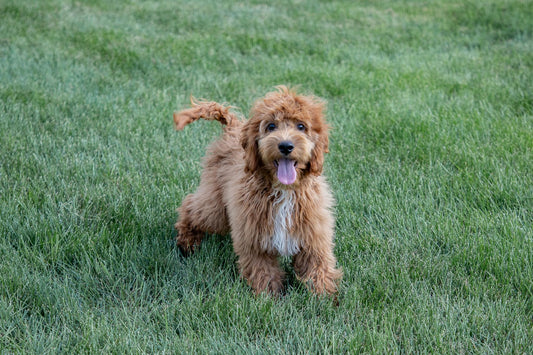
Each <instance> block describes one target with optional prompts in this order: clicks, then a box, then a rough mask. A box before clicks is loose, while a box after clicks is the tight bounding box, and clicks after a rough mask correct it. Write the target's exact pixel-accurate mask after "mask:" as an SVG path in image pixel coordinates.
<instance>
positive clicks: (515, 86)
mask: <svg viewBox="0 0 533 355" xmlns="http://www.w3.org/2000/svg"><path fill="white" fill-rule="evenodd" d="M278 84H288V85H298V84H299V85H300V87H301V91H303V92H305V93H314V94H316V95H319V96H321V97H323V98H325V99H326V100H327V101H328V103H329V104H328V117H329V121H330V123H331V125H332V127H333V130H332V134H331V146H330V151H331V152H330V154H329V155H328V157H327V164H326V168H325V170H326V175H327V176H328V179H329V181H330V183H331V185H332V187H333V190H334V194H335V196H336V199H337V207H336V216H337V219H336V249H335V253H336V255H337V257H338V260H339V264H340V266H341V267H342V268H343V270H344V279H343V281H342V284H341V286H340V290H339V306H338V307H336V306H335V305H334V304H333V302H332V301H331V300H330V299H327V298H317V297H315V296H313V295H311V294H310V293H309V292H308V291H307V290H306V289H305V288H304V287H303V286H302V285H300V284H299V283H298V282H297V281H296V280H295V278H294V276H293V275H291V274H289V280H288V283H287V294H286V295H285V296H284V297H282V298H281V299H271V298H268V297H264V296H262V297H254V296H253V294H252V292H251V291H250V289H249V288H248V286H247V285H246V283H245V282H244V281H242V280H241V279H239V274H238V271H237V268H236V264H235V256H234V254H233V251H232V247H231V243H230V241H229V238H228V236H212V237H210V238H208V239H207V240H206V242H205V244H203V246H202V248H201V249H200V251H199V252H198V253H196V254H194V255H193V256H191V257H190V258H186V259H185V258H183V257H181V256H180V255H179V254H178V253H177V252H176V250H175V249H174V246H173V238H174V235H175V232H174V231H173V227H172V226H173V223H174V221H175V219H176V217H177V214H176V212H175V209H176V208H177V207H178V206H179V204H180V202H181V200H182V199H183V198H184V196H185V195H186V194H187V193H190V192H192V191H194V189H195V187H196V186H197V185H198V182H199V174H200V160H201V157H202V156H203V155H204V149H205V147H206V145H207V144H208V143H209V142H210V141H212V140H213V139H215V137H216V136H217V135H218V134H219V133H220V132H221V129H220V127H219V125H218V124H215V123H210V122H198V123H196V124H194V125H191V126H190V127H188V128H187V129H186V130H185V131H183V132H179V133H176V132H174V130H173V126H172V112H173V111H174V110H176V109H179V108H184V107H187V105H188V97H189V95H191V94H194V95H196V96H198V97H205V98H208V99H213V100H217V101H220V102H227V103H230V104H232V105H235V106H238V107H239V108H240V110H241V111H242V112H243V113H244V114H247V112H248V110H249V108H250V106H251V104H252V103H253V101H254V100H255V99H257V98H258V97H261V96H262V95H264V94H265V93H266V92H268V91H271V90H272V89H273V87H274V86H275V85H278ZM284 265H285V266H286V267H287V269H288V270H290V268H289V263H288V261H284ZM532 280H533V2H532V1H528V0H487V1H482V0H479V1H462V0H449V1H444V0H442V1H431V0H427V1H416V0H404V1H319V0H310V1H282V0H277V1H269V2H260V1H249V2H237V1H215V0H199V1H170V0H159V1H137V0H128V1H125V0H124V1H104V0H91V1H67V0H50V1H32V0H0V353H38V354H42V353H117V354H120V353H265V354H267V353H306V354H307V353H358V352H364V353H483V354H486V353H516V354H519V353H532V352H533V281H532Z"/></svg>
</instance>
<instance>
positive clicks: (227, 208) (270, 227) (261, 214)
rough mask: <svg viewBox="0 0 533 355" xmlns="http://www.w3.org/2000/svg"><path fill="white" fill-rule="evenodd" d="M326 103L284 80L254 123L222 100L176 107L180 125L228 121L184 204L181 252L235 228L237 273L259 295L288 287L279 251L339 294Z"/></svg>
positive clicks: (313, 286)
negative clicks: (326, 170)
mask: <svg viewBox="0 0 533 355" xmlns="http://www.w3.org/2000/svg"><path fill="white" fill-rule="evenodd" d="M324 106H325V104H324V102H323V101H322V100H320V99H318V98H316V97H314V96H303V95H299V94H297V93H296V92H295V91H293V90H290V89H288V88H286V87H285V86H279V87H278V88H277V91H275V92H271V93H269V94H267V95H266V96H265V97H264V98H263V99H261V100H258V101H257V102H256V103H255V105H254V106H253V108H252V111H251V114H250V119H249V120H247V121H245V120H241V119H239V118H238V117H237V116H236V115H235V114H234V113H232V112H231V111H230V110H229V109H228V107H225V106H222V105H220V104H218V103H216V102H206V101H205V102H197V101H194V100H193V102H192V108H190V109H187V110H184V111H181V112H178V113H174V122H175V125H176V129H178V130H181V129H183V128H184V127H185V126H186V125H187V124H189V123H191V122H193V121H195V120H197V119H199V118H204V119H208V120H217V121H219V122H221V123H222V124H223V125H224V133H223V135H222V136H221V138H220V139H219V140H217V141H215V142H214V143H212V144H211V145H210V147H209V148H208V151H207V156H206V157H205V160H204V164H203V172H202V175H201V181H200V186H199V187H198V190H197V191H196V192H195V193H194V194H191V195H188V196H187V197H186V198H185V199H184V200H183V202H182V205H181V207H180V208H179V209H178V212H179V219H178V222H177V223H176V226H175V227H176V229H177V230H178V235H177V245H178V247H179V248H180V249H181V250H182V251H183V252H184V253H189V252H192V251H193V250H194V249H195V248H196V247H197V246H198V245H199V244H200V243H201V241H202V239H203V238H204V236H205V235H206V233H217V234H227V233H231V237H232V241H233V248H234V251H235V253H236V254H237V256H238V264H239V269H240V272H241V274H242V276H243V277H244V278H245V279H246V281H247V282H248V284H249V285H250V286H251V287H252V288H253V289H254V291H255V292H256V293H261V292H269V293H272V294H279V293H280V292H281V290H282V286H283V279H284V272H283V270H282V269H281V268H280V266H279V264H278V256H280V255H285V256H292V257H293V267H294V271H295V273H296V276H297V277H298V279H299V280H301V281H302V282H303V283H304V284H305V285H307V287H308V288H309V289H310V290H312V291H313V292H315V293H319V294H322V293H328V294H332V293H334V292H336V290H337V282H338V280H339V279H340V278H341V276H342V272H341V270H339V269H337V268H336V259H335V256H334V254H333V238H334V218H333V214H332V211H331V209H332V207H333V203H334V200H333V197H332V194H331V192H330V189H329V186H328V184H327V183H326V180H325V178H324V177H323V176H322V175H321V174H322V166H323V163H324V155H325V153H327V152H328V143H329V141H328V126H327V124H326V123H325V121H324ZM283 144H286V145H287V144H289V145H290V147H291V148H290V149H289V150H290V151H288V150H287V148H285V149H283V147H282V145H283Z"/></svg>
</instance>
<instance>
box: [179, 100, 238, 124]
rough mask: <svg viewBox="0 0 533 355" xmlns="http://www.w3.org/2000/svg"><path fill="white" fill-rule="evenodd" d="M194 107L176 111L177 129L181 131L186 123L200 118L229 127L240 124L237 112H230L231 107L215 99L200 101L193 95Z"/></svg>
mask: <svg viewBox="0 0 533 355" xmlns="http://www.w3.org/2000/svg"><path fill="white" fill-rule="evenodd" d="M191 104H192V107H191V108H189V109H186V110H183V111H180V112H174V124H175V126H176V130H178V131H181V130H182V129H183V128H185V126H186V125H188V124H189V123H192V122H194V121H196V120H198V119H200V118H203V119H206V120H209V121H212V120H215V121H218V122H220V123H222V124H223V125H225V126H227V127H232V126H236V125H238V124H240V120H239V118H238V117H237V115H236V114H234V113H233V112H230V110H229V109H230V108H231V107H226V106H223V105H221V104H219V103H218V102H214V101H198V100H196V99H195V98H194V97H191Z"/></svg>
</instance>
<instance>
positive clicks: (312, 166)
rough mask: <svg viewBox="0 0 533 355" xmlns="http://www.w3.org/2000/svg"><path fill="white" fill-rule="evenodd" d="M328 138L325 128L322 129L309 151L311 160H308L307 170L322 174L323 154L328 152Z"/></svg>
mask: <svg viewBox="0 0 533 355" xmlns="http://www.w3.org/2000/svg"><path fill="white" fill-rule="evenodd" d="M328 147H329V138H328V134H327V132H326V130H323V131H322V133H320V135H319V137H318V141H317V142H316V144H315V147H314V148H313V151H312V152H311V160H310V161H309V172H310V173H311V174H313V175H317V176H318V175H320V174H322V168H323V166H324V155H325V154H326V153H328V152H329V150H328Z"/></svg>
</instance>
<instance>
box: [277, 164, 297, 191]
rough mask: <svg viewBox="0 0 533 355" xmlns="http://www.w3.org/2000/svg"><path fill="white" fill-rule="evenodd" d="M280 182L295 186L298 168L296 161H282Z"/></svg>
mask: <svg viewBox="0 0 533 355" xmlns="http://www.w3.org/2000/svg"><path fill="white" fill-rule="evenodd" d="M278 180H279V182H281V183H282V184H284V185H290V184H293V183H294V182H295V181H296V168H295V167H294V161H293V160H289V159H280V160H279V164H278Z"/></svg>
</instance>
